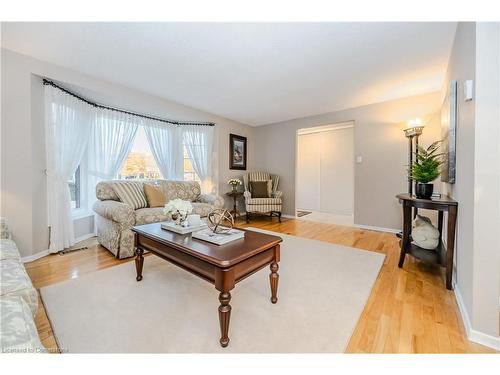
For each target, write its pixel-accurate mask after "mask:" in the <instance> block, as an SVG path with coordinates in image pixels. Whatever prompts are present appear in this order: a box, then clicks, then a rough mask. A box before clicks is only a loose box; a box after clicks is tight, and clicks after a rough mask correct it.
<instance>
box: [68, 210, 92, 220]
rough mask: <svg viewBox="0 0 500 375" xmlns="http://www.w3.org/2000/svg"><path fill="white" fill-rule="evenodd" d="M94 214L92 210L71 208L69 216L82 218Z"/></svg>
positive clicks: (74, 218)
mask: <svg viewBox="0 0 500 375" xmlns="http://www.w3.org/2000/svg"><path fill="white" fill-rule="evenodd" d="M90 216H94V213H93V212H89V211H87V210H84V209H78V210H73V211H72V212H71V218H72V219H73V221H74V220H79V219H84V218H86V217H90Z"/></svg>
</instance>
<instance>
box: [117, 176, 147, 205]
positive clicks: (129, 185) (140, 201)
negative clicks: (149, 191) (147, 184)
mask: <svg viewBox="0 0 500 375" xmlns="http://www.w3.org/2000/svg"><path fill="white" fill-rule="evenodd" d="M112 186H113V190H114V191H115V193H116V195H117V196H118V198H120V202H122V203H125V204H128V205H129V206H130V207H132V208H133V209H134V210H137V209H138V208H144V207H147V206H148V201H147V200H146V196H145V195H144V186H143V183H142V182H139V181H117V182H115V183H113V184H112Z"/></svg>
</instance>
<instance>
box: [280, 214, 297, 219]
mask: <svg viewBox="0 0 500 375" xmlns="http://www.w3.org/2000/svg"><path fill="white" fill-rule="evenodd" d="M281 217H284V218H286V219H296V218H297V217H295V216H293V215H286V214H281Z"/></svg>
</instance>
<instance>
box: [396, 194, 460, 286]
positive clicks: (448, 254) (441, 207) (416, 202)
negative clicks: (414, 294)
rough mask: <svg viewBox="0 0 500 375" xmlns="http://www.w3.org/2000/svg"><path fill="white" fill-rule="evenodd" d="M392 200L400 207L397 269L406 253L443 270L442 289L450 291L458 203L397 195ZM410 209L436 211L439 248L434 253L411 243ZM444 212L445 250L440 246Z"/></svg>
mask: <svg viewBox="0 0 500 375" xmlns="http://www.w3.org/2000/svg"><path fill="white" fill-rule="evenodd" d="M396 198H398V199H399V203H401V205H402V206H403V237H402V239H401V254H400V256H399V264H398V266H399V268H402V267H403V263H404V261H405V256H406V254H407V253H408V254H410V255H412V256H414V257H415V258H418V259H420V260H423V261H426V262H431V263H435V264H439V265H440V266H441V267H446V289H449V290H452V289H453V286H452V279H453V254H454V252H455V226H456V222H457V210H458V203H457V202H456V201H454V200H453V199H451V198H450V197H448V196H441V197H440V198H432V199H420V198H416V197H415V196H413V195H410V194H398V195H396ZM412 208H416V209H418V208H423V209H428V210H436V211H438V230H439V245H438V247H437V248H436V249H435V250H426V249H423V248H421V247H419V246H417V245H415V244H413V243H411V229H412V214H411V212H412ZM445 211H447V212H448V220H447V231H446V232H447V236H446V246H444V243H443V212H445Z"/></svg>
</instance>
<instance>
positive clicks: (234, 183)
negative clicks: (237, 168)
mask: <svg viewBox="0 0 500 375" xmlns="http://www.w3.org/2000/svg"><path fill="white" fill-rule="evenodd" d="M227 184H228V185H231V186H239V185H241V184H242V182H241V180H240V179H238V178H231V179H230V180H229V181H228V182H227Z"/></svg>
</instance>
